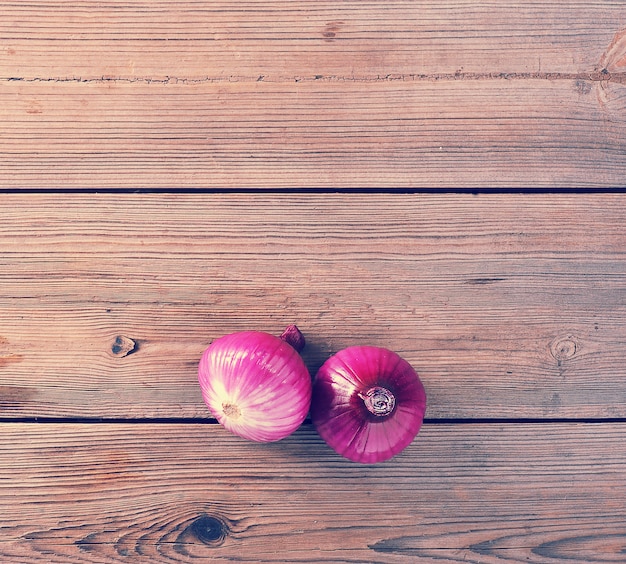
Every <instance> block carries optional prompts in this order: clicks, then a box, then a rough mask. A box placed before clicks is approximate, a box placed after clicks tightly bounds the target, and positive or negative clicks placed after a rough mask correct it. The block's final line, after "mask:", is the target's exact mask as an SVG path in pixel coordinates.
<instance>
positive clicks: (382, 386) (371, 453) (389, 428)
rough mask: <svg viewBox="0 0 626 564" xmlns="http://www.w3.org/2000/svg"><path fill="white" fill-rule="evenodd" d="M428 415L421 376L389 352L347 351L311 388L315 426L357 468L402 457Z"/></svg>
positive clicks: (328, 365) (325, 367)
mask: <svg viewBox="0 0 626 564" xmlns="http://www.w3.org/2000/svg"><path fill="white" fill-rule="evenodd" d="M425 411H426V392H425V391H424V386H423V385H422V382H421V381H420V379H419V376H418V375H417V373H416V372H415V370H413V368H412V367H411V365H410V364H409V363H408V362H407V361H406V360H404V359H402V358H400V357H399V356H398V355H397V354H396V353H394V352H392V351H390V350H387V349H383V348H378V347H368V346H357V347H349V348H347V349H344V350H342V351H340V352H338V353H337V354H335V355H334V356H332V357H330V358H329V359H328V360H327V361H326V362H325V363H324V364H323V365H322V367H321V368H320V369H319V371H318V373H317V375H316V376H315V380H314V382H313V399H312V403H311V419H312V422H313V424H314V425H315V427H316V429H317V431H318V433H319V434H320V436H321V437H322V439H324V440H325V441H326V442H327V443H328V445H330V446H331V447H332V448H333V449H334V450H335V451H336V452H337V453H339V454H340V455H342V456H344V457H346V458H348V459H350V460H353V461H354V462H361V463H364V464H374V463H376V462H382V461H383V460H387V459H389V458H391V457H393V456H395V455H396V454H398V453H399V452H400V451H402V450H403V449H404V448H405V447H407V446H408V445H409V444H410V443H411V441H413V439H414V438H415V436H416V435H417V433H418V431H419V429H420V427H421V426H422V421H423V419H424V412H425Z"/></svg>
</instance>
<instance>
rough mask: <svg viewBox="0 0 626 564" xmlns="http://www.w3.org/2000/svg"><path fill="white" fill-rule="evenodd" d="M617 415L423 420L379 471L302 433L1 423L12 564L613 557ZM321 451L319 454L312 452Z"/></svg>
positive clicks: (618, 541) (620, 467) (625, 489)
mask: <svg viewBox="0 0 626 564" xmlns="http://www.w3.org/2000/svg"><path fill="white" fill-rule="evenodd" d="M624 440H626V429H625V428H624V425H623V424H588V425H584V424H548V425H546V424H538V425H517V426H513V425H486V426H485V425H462V426H459V425H451V426H448V425H434V426H426V427H425V428H424V429H423V430H422V432H421V433H420V435H419V436H418V439H417V440H416V441H414V443H413V444H412V445H411V446H409V447H408V449H407V450H405V451H404V452H403V453H402V454H401V455H399V456H397V457H396V458H395V459H393V460H391V461H388V462H387V463H385V464H382V465H379V466H373V467H372V466H361V465H355V464H353V463H350V462H348V461H345V460H343V459H340V458H339V457H338V456H337V455H335V454H334V453H333V452H332V451H330V449H329V448H328V447H327V446H326V445H325V444H323V443H322V442H321V440H320V439H319V438H318V437H317V435H316V434H315V432H314V431H312V430H311V429H310V428H308V427H304V428H303V429H301V430H300V431H298V432H297V433H296V434H295V435H293V436H291V437H289V438H287V439H285V440H283V441H280V442H279V443H274V444H266V445H259V444H254V443H250V442H247V441H244V440H240V439H238V438H236V437H234V436H232V435H230V434H229V433H228V432H226V431H225V430H223V429H222V428H221V427H219V426H217V425H189V424H186V425H156V426H155V425H142V424H131V425H117V424H115V425H114V424H100V425H67V424H66V425H57V424H51V425H48V424H7V423H5V424H3V432H2V434H1V435H0V451H1V452H2V457H0V509H1V510H2V515H3V524H2V525H3V526H2V527H0V554H1V555H2V558H3V559H4V560H5V561H11V562H15V561H19V562H24V563H25V564H26V563H30V562H42V561H45V562H48V563H54V562H64V563H68V562H85V561H89V562H102V563H109V562H155V561H158V562H189V561H194V559H196V558H200V559H202V558H204V559H211V560H215V561H237V562H273V563H274V562H275V563H278V562H281V563H285V562H303V561H306V562H335V563H344V562H345V563H347V562H370V563H383V562H385V563H394V562H416V561H419V562H424V563H426V564H435V563H438V564H440V563H456V562H474V563H478V562H480V563H489V564H492V563H515V562H530V563H537V564H544V563H545V562H547V561H555V562H560V563H573V562H580V561H581V560H584V561H585V562H589V563H593V562H620V561H622V559H623V554H624V549H625V547H626V528H625V527H624V523H625V522H626V513H625V510H624V504H623V499H624V498H625V496H626V486H625V484H626V464H625V460H624V452H623V449H616V448H615V445H616V444H623V442H624ZM312 461H315V464H312V463H311V462H312Z"/></svg>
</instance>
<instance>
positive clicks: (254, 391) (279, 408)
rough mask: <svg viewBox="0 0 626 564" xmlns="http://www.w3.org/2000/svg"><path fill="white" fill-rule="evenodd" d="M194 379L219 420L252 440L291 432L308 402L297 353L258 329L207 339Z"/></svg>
mask: <svg viewBox="0 0 626 564" xmlns="http://www.w3.org/2000/svg"><path fill="white" fill-rule="evenodd" d="M300 336H301V334H300ZM303 343H304V340H303V338H302V344H303ZM198 382H199V383H200V388H201V390H202V397H203V399H204V402H205V403H206V405H207V407H208V408H209V410H210V411H211V413H212V414H213V415H214V416H215V417H216V419H217V420H218V421H219V423H221V424H222V425H223V426H224V427H225V428H226V429H228V430H229V431H231V432H232V433H234V434H236V435H239V436H240V437H243V438H245V439H249V440H252V441H257V442H273V441H278V440H280V439H283V438H285V437H286V436H288V435H290V434H291V433H293V432H294V431H295V430H296V429H297V428H298V427H299V426H300V425H301V424H302V422H303V421H304V419H305V417H306V416H307V413H308V412H309V407H310V404H311V376H310V373H309V371H308V369H307V367H306V365H305V364H304V361H303V360H302V358H301V357H300V355H299V354H298V352H297V351H296V350H295V349H294V348H293V347H292V346H291V345H290V344H288V343H287V342H286V341H285V340H283V339H281V338H279V337H275V336H273V335H270V334H268V333H263V332H259V331H243V332H239V333H232V334H230V335H226V336H224V337H220V338H219V339H217V340H215V341H214V342H213V343H211V345H210V346H209V347H208V348H207V349H206V350H205V351H204V353H203V355H202V358H201V360H200V364H199V366H198Z"/></svg>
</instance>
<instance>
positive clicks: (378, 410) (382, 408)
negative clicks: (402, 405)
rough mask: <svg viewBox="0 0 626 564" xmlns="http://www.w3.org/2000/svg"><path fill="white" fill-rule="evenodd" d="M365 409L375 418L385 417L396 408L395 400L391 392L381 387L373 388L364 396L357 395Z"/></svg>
mask: <svg viewBox="0 0 626 564" xmlns="http://www.w3.org/2000/svg"><path fill="white" fill-rule="evenodd" d="M359 397H360V398H361V399H362V400H363V403H364V404H365V407H366V408H367V410H368V411H369V412H370V413H371V414H372V415H376V416H377V417H386V416H387V415H389V414H390V413H391V412H393V410H394V408H395V407H396V398H395V396H394V395H393V393H392V392H391V391H389V390H388V389H387V388H383V387H382V386H374V387H372V388H370V389H369V390H367V391H366V392H365V393H364V394H363V393H362V394H359Z"/></svg>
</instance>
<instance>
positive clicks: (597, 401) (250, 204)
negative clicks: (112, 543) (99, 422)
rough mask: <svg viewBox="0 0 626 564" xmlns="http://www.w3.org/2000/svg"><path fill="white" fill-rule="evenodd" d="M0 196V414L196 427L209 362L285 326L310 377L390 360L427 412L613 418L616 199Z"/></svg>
mask: <svg viewBox="0 0 626 564" xmlns="http://www.w3.org/2000/svg"><path fill="white" fill-rule="evenodd" d="M2 204H3V206H2V211H1V212H0V213H1V215H2V221H0V311H2V318H1V319H0V336H1V339H0V360H1V361H2V362H1V365H0V406H1V412H0V414H1V416H2V417H4V418H15V417H17V418H20V417H104V418H151V417H181V418H195V417H209V413H208V412H207V411H206V409H205V407H204V405H203V403H202V401H201V398H200V394H199V390H198V387H197V382H196V367H197V362H198V360H199V357H200V354H201V352H202V350H203V349H204V348H205V347H206V346H208V344H209V343H210V342H211V341H212V340H213V339H215V338H217V337H219V336H221V335H223V334H225V333H230V332H233V331H238V330H244V329H258V330H264V331H269V332H271V333H278V332H280V331H281V330H282V328H283V327H284V326H285V325H287V324H288V323H291V322H297V323H298V324H299V325H300V327H301V329H302V330H303V331H304V333H305V335H306V336H307V338H308V341H309V346H308V347H307V349H305V354H304V358H305V361H306V362H307V364H308V366H309V368H310V370H311V371H312V372H313V373H314V372H315V371H316V370H317V368H318V367H319V366H320V364H321V363H322V362H323V361H324V360H325V359H326V358H327V357H328V356H329V355H330V354H332V353H333V352H334V351H337V350H339V349H341V348H344V347H346V346H349V345H353V344H373V345H378V346H385V347H388V348H391V349H394V350H397V351H398V353H400V354H401V355H402V356H404V357H405V358H407V360H409V362H411V363H412V364H413V365H414V366H415V368H416V369H417V370H418V372H419V373H420V374H421V375H422V377H423V379H424V383H425V386H426V389H427V392H428V395H429V408H428V412H427V417H429V418H433V419H435V418H469V419H474V418H503V419H509V418H547V419H552V418H583V419H584V418H619V417H625V416H626V406H625V405H624V402H622V401H621V398H623V397H624V395H625V394H626V388H625V387H624V386H625V385H626V377H625V376H626V372H625V371H626V359H625V356H624V355H625V350H624V346H623V344H624V342H626V295H625V288H626V284H625V280H626V262H625V258H626V257H625V250H626V233H625V231H624V227H623V226H624V224H625V222H626V217H625V214H626V205H625V204H626V196H624V195H620V194H591V195H584V194H578V195H568V196H563V195H557V194H555V195H550V194H543V195H541V194H535V195H532V197H531V196H528V195H527V196H525V195H514V194H508V195H480V196H471V195H451V194H450V195H434V194H433V195H398V194H396V195H384V194H383V195H367V194H350V195H342V194H320V195H316V194H305V195H287V194H283V195H278V194H273V195H267V194H263V193H260V194H211V195H201V194H197V195H184V194H170V195H165V194H161V195H160V194H108V195H106V194H70V195H62V194H49V195H45V194H4V195H2ZM118 339H130V341H126V342H131V344H133V343H134V346H135V348H134V349H132V347H131V349H132V353H131V354H127V353H128V351H126V352H125V353H124V354H120V351H119V350H118V349H119V347H116V342H117V340H118ZM131 349H129V351H130V350H131Z"/></svg>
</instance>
